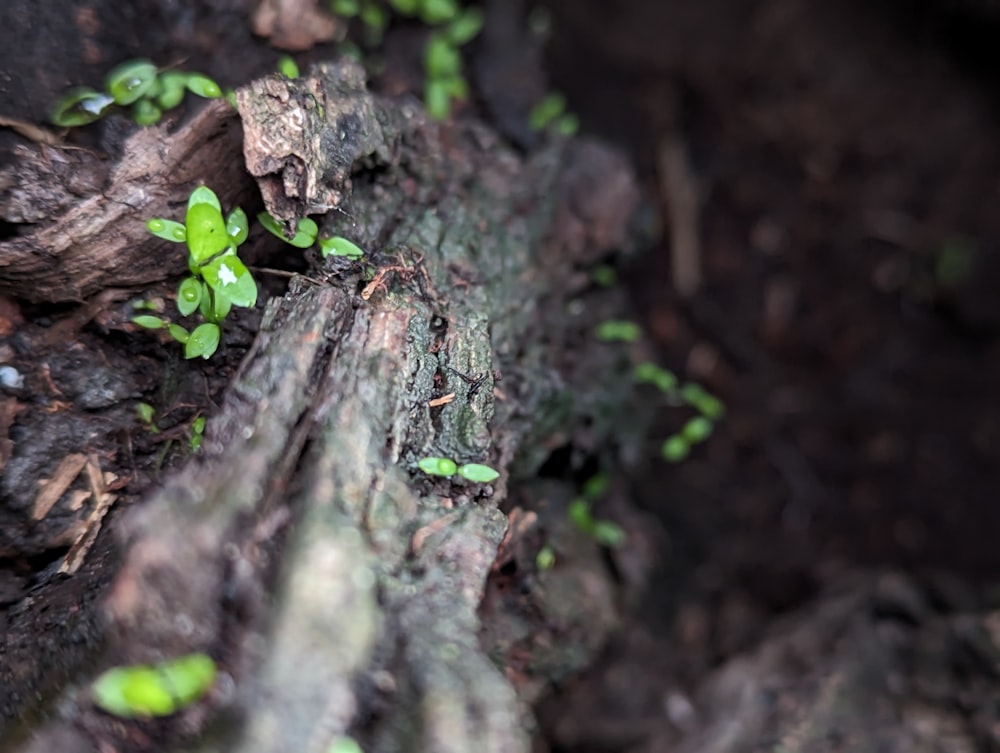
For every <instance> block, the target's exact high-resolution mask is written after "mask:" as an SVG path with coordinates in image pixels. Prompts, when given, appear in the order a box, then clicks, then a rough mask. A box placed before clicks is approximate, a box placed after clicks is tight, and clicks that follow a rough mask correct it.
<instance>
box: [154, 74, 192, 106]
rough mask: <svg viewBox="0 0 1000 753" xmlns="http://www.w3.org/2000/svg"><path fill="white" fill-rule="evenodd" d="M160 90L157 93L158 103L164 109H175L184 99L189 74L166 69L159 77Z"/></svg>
mask: <svg viewBox="0 0 1000 753" xmlns="http://www.w3.org/2000/svg"><path fill="white" fill-rule="evenodd" d="M158 81H159V82H160V92H159V94H157V95H156V97H155V99H156V104H157V105H159V106H160V108H161V109H163V110H173V109H174V108H175V107H177V105H179V104H180V103H181V102H183V101H184V93H185V91H186V86H185V84H186V83H187V74H186V73H180V72H179V71H164V72H163V73H161V74H160V75H159V77H158Z"/></svg>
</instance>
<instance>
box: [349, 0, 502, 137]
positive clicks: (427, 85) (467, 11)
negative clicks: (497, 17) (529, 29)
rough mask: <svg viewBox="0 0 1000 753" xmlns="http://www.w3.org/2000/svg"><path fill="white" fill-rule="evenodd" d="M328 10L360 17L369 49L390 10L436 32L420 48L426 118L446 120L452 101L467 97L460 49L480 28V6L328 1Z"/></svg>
mask: <svg viewBox="0 0 1000 753" xmlns="http://www.w3.org/2000/svg"><path fill="white" fill-rule="evenodd" d="M387 6H388V7H387ZM330 8H331V10H332V11H333V12H334V14H335V15H337V16H340V17H341V18H358V19H360V21H361V23H362V26H363V28H364V35H365V43H366V44H367V45H368V46H369V47H374V46H376V45H378V44H379V43H380V42H381V41H382V36H383V34H384V33H385V30H386V28H388V26H389V21H390V9H391V10H392V11H393V12H395V13H397V14H398V15H400V16H402V17H404V18H415V19H417V20H419V21H420V22H422V23H424V24H426V25H427V26H429V27H432V28H433V29H434V31H433V32H431V35H430V37H429V38H428V40H427V46H426V47H425V48H424V74H425V80H424V105H425V106H426V107H427V112H428V114H430V116H431V117H432V118H434V119H435V120H444V119H445V118H447V117H448V115H450V114H451V105H452V103H453V102H454V101H456V100H464V99H467V98H468V96H469V85H468V83H467V81H466V79H465V74H464V71H463V65H462V53H461V48H462V47H463V46H464V45H466V44H468V43H469V42H471V41H472V40H473V39H475V38H476V36H477V35H478V34H479V32H480V30H481V29H482V28H483V13H482V11H481V10H480V9H479V8H463V7H462V6H461V4H460V2H459V1H458V0H386V1H385V2H380V0H332V2H331V4H330Z"/></svg>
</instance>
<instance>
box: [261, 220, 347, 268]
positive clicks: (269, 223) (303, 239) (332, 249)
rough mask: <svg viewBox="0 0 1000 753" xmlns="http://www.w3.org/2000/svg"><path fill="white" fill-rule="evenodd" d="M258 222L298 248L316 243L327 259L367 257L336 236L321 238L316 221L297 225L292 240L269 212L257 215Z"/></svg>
mask: <svg viewBox="0 0 1000 753" xmlns="http://www.w3.org/2000/svg"><path fill="white" fill-rule="evenodd" d="M257 221H258V222H260V224H261V225H263V226H264V227H265V228H266V229H267V231H268V232H270V233H272V234H273V235H275V236H277V237H278V238H281V240H283V241H284V242H285V243H288V244H289V245H292V246H295V247H296V248H309V247H310V246H312V245H313V244H314V243H315V244H317V245H318V246H319V252H320V255H321V256H322V257H323V258H324V259H325V258H326V257H328V256H344V257H347V258H348V259H360V258H361V257H362V256H364V255H365V252H364V250H363V249H362V248H361V247H360V246H358V245H357V244H355V243H352V242H351V241H349V240H347V238H342V237H341V236H339V235H335V236H333V237H331V238H319V226H318V225H317V224H316V221H315V220H313V219H311V218H309V217H303V218H302V219H301V220H299V221H298V222H297V223H296V225H295V233H294V234H293V235H292V237H291V238H289V237H288V235H286V233H285V226H284V224H282V223H281V222H279V221H278V220H276V219H275V218H274V217H272V216H271V215H270V214H268V213H267V212H261V213H260V214H258V215H257Z"/></svg>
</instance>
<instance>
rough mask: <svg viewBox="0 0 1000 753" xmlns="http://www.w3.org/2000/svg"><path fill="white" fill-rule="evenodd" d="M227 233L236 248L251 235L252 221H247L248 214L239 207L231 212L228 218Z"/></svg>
mask: <svg viewBox="0 0 1000 753" xmlns="http://www.w3.org/2000/svg"><path fill="white" fill-rule="evenodd" d="M226 232H227V233H228V234H229V240H230V242H231V243H232V245H233V246H234V247H235V246H239V245H241V244H242V243H243V241H245V240H246V239H247V236H248V235H250V220H248V219H247V213H246V212H244V211H243V210H242V209H240V208H239V207H236V209H234V210H233V211H232V212H230V213H229V216H228V217H226Z"/></svg>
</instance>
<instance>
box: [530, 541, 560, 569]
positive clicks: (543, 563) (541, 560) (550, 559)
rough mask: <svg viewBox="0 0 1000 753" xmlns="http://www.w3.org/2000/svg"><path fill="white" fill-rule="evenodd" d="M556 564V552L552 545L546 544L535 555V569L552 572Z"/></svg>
mask: <svg viewBox="0 0 1000 753" xmlns="http://www.w3.org/2000/svg"><path fill="white" fill-rule="evenodd" d="M555 564H556V552H555V550H554V549H553V548H552V547H551V545H549V544H546V545H545V546H543V547H542V548H541V549H539V550H538V554H536V555H535V567H537V568H538V569H539V570H551V569H552V568H553V567H555Z"/></svg>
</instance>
